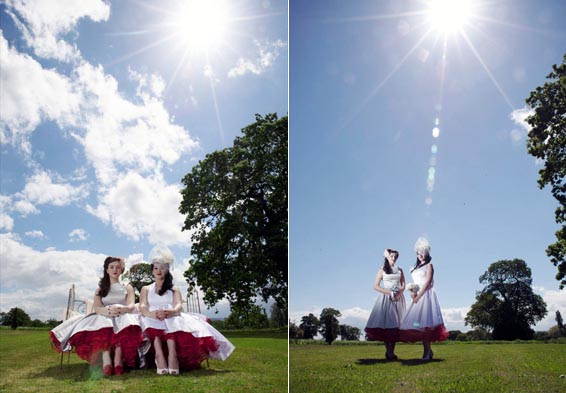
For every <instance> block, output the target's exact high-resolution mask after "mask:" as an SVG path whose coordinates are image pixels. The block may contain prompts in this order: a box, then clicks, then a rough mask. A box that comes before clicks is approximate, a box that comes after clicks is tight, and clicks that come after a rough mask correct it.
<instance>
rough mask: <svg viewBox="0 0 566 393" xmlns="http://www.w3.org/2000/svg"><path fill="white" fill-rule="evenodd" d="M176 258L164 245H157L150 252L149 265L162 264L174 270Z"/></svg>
mask: <svg viewBox="0 0 566 393" xmlns="http://www.w3.org/2000/svg"><path fill="white" fill-rule="evenodd" d="M174 260H175V258H174V256H173V253H172V252H171V250H170V249H169V247H167V246H166V245H165V244H163V243H158V244H156V245H155V246H154V247H153V249H152V250H151V251H150V252H149V263H152V264H153V263H160V264H163V265H167V268H168V269H173V262H174Z"/></svg>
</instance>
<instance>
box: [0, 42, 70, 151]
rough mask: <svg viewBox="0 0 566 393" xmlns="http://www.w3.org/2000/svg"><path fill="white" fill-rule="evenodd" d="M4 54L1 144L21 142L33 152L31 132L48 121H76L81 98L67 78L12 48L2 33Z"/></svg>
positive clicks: (0, 44)
mask: <svg viewBox="0 0 566 393" xmlns="http://www.w3.org/2000/svg"><path fill="white" fill-rule="evenodd" d="M0 53H2V56H0V69H1V70H2V74H1V85H2V88H1V89H0V102H2V105H0V143H2V144H8V143H11V144H13V145H18V146H19V147H20V148H21V149H22V151H24V152H25V153H27V154H28V155H29V154H30V153H31V146H30V143H29V141H28V137H29V134H31V133H32V132H33V131H34V129H35V128H36V127H37V126H38V125H39V124H40V122H42V121H44V120H53V121H56V122H57V123H58V124H59V125H62V124H69V123H72V119H73V117H74V113H77V112H78V110H79V101H80V97H79V96H78V95H77V94H76V93H75V92H74V90H73V86H72V83H71V81H70V80H69V79H68V78H67V77H65V76H63V75H61V74H59V73H57V72H56V71H53V70H47V69H44V68H43V67H42V66H41V65H40V64H39V63H38V62H37V61H35V60H34V59H32V58H31V57H29V56H28V55H25V54H21V53H19V52H18V51H16V50H15V49H13V48H11V47H9V46H8V42H7V41H6V39H5V38H4V36H3V35H1V34H0Z"/></svg>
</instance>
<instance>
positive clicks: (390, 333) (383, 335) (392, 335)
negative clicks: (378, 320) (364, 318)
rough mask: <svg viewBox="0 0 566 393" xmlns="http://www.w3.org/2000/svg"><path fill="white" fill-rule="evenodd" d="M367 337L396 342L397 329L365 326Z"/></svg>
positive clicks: (397, 339)
mask: <svg viewBox="0 0 566 393" xmlns="http://www.w3.org/2000/svg"><path fill="white" fill-rule="evenodd" d="M365 331H366V335H367V336H368V339H370V340H372V341H383V342H396V341H399V329H398V328H394V329H381V328H365Z"/></svg>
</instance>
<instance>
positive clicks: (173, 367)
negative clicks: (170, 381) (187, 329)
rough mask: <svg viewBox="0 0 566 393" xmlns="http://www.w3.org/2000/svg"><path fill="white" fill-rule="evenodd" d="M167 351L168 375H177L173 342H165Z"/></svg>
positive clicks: (177, 363)
mask: <svg viewBox="0 0 566 393" xmlns="http://www.w3.org/2000/svg"><path fill="white" fill-rule="evenodd" d="M167 349H168V351H169V374H173V375H176V374H179V360H178V359H177V348H176V346H175V340H167Z"/></svg>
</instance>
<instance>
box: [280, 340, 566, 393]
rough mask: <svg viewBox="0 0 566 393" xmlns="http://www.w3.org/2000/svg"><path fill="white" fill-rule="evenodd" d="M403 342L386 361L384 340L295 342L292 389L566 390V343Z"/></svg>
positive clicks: (412, 391)
mask: <svg viewBox="0 0 566 393" xmlns="http://www.w3.org/2000/svg"><path fill="white" fill-rule="evenodd" d="M433 351H434V359H433V360H432V361H430V362H422V361H420V357H421V356H422V346H421V345H410V344H399V345H397V349H396V351H395V352H396V353H397V355H398V356H399V360H398V361H395V362H387V361H385V359H384V353H385V347H384V346H383V345H382V344H377V343H371V344H367V345H332V346H328V345H294V344H291V345H290V348H289V356H290V366H289V372H290V375H289V385H290V392H293V393H298V392H349V393H353V392H410V393H418V392H435V393H436V392H545V393H551V392H556V393H558V392H562V393H563V392H566V345H565V344H544V343H511V344H491V345H487V344H482V343H466V344H451V343H446V344H440V345H434V344H433Z"/></svg>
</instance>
